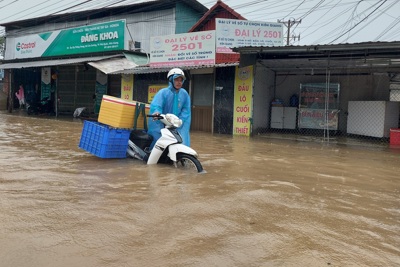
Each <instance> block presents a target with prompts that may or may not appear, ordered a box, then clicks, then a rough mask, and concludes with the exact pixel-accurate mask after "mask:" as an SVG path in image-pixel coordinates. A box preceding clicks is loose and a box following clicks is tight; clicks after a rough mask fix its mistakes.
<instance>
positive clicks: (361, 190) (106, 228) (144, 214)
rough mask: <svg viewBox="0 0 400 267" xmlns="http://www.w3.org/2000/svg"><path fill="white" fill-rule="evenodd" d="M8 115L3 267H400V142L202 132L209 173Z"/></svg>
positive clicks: (198, 139) (3, 118)
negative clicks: (104, 152) (103, 153)
mask: <svg viewBox="0 0 400 267" xmlns="http://www.w3.org/2000/svg"><path fill="white" fill-rule="evenodd" d="M17 113H18V112H15V114H8V113H6V112H3V113H0V151H1V153H0V266H18V267H25V266H27V267H28V266H29V267H31V266H41V267H47V266H57V267H64V266H65V267H67V266H68V267H70V266H85V267H92V266H93V267H102V266H107V267H110V266H111V267H113V266H115V267H117V266H118V267H122V266H218V267H220V266H246V267H248V266H400V235H399V233H400V198H399V197H400V148H398V149H396V148H394V149H393V148H389V147H388V146H382V145H377V146H370V145H369V146H362V145H359V144H357V145H351V144H346V143H345V144H343V143H342V144H335V143H334V144H332V143H330V144H326V143H321V142H315V141H311V142H310V141H304V140H303V141H298V140H282V139H277V138H272V137H271V136H259V137H255V138H251V139H249V138H243V137H234V138H233V137H231V136H226V135H212V134H208V133H201V132H193V133H192V134H191V137H192V147H193V148H194V149H195V150H196V151H197V152H198V153H199V154H200V160H201V162H202V164H203V167H204V169H205V170H206V171H207V173H205V174H188V173H184V172H182V171H181V170H176V169H174V168H173V167H172V166H165V165H153V166H146V165H144V164H143V163H142V162H140V161H137V160H133V159H101V158H97V157H95V156H93V155H91V154H89V153H88V152H86V151H84V150H81V149H79V148H78V143H79V139H80V135H81V132H82V126H83V124H82V122H81V121H80V120H76V119H72V118H71V119H69V118H67V119H54V118H46V117H41V118H37V117H28V116H21V115H17Z"/></svg>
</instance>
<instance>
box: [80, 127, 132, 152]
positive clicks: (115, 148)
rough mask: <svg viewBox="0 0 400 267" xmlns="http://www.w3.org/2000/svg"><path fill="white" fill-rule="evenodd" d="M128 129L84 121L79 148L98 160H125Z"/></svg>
mask: <svg viewBox="0 0 400 267" xmlns="http://www.w3.org/2000/svg"><path fill="white" fill-rule="evenodd" d="M129 134H130V130H129V129H120V128H112V127H110V126H108V125H105V124H102V123H99V122H93V121H84V123H83V129H82V135H81V140H80V141H79V148H81V149H84V150H86V151H88V152H89V153H91V154H93V155H95V156H97V157H100V158H126V150H127V148H128V141H129Z"/></svg>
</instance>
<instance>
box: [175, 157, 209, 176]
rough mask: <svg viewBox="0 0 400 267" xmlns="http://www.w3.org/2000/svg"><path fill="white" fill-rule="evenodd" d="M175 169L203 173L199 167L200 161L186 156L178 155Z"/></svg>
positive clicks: (201, 167)
mask: <svg viewBox="0 0 400 267" xmlns="http://www.w3.org/2000/svg"><path fill="white" fill-rule="evenodd" d="M176 167H177V168H178V169H184V170H188V171H191V170H192V171H196V172H203V166H201V163H200V161H199V160H198V159H197V158H195V157H193V156H192V155H188V154H178V155H177V162H176Z"/></svg>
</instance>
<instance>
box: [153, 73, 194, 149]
mask: <svg viewBox="0 0 400 267" xmlns="http://www.w3.org/2000/svg"><path fill="white" fill-rule="evenodd" d="M167 79H168V84H169V85H168V87H166V88H163V89H161V90H160V91H158V92H157V94H156V95H155V96H154V98H153V101H152V102H151V104H150V114H152V115H156V114H167V113H172V114H175V115H176V116H178V117H179V119H181V120H182V126H181V127H179V128H178V132H179V133H180V134H181V136H182V139H183V144H184V145H186V146H190V134H189V131H190V123H191V119H192V114H191V110H190V96H189V94H188V92H187V91H186V90H185V89H184V88H182V86H183V83H184V82H185V80H186V77H185V74H184V72H183V71H182V70H181V69H179V68H173V69H171V70H170V71H169V72H168V74H167ZM148 125H149V130H148V134H150V135H151V136H153V142H152V144H151V145H150V149H152V148H153V147H154V145H155V143H156V141H157V140H158V139H159V138H160V137H161V129H162V128H163V127H164V125H163V124H162V123H161V122H160V121H158V120H152V119H150V120H149V123H148Z"/></svg>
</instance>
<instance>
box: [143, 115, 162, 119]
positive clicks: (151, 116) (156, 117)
mask: <svg viewBox="0 0 400 267" xmlns="http://www.w3.org/2000/svg"><path fill="white" fill-rule="evenodd" d="M146 116H147V117H150V118H154V119H162V118H163V116H161V115H160V114H147V115H146Z"/></svg>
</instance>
